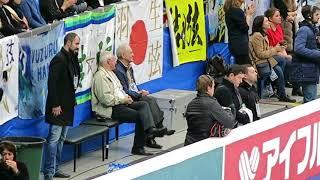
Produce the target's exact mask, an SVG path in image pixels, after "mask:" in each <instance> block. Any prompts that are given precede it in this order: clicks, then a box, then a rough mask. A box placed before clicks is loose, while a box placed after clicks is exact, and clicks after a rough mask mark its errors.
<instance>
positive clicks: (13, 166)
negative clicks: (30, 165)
mask: <svg viewBox="0 0 320 180" xmlns="http://www.w3.org/2000/svg"><path fill="white" fill-rule="evenodd" d="M5 163H6V165H7V166H9V167H10V168H11V169H12V171H13V172H14V173H15V174H18V172H19V170H18V167H17V163H16V162H15V161H11V160H6V161H5Z"/></svg>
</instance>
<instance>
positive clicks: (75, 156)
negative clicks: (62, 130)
mask: <svg viewBox="0 0 320 180" xmlns="http://www.w3.org/2000/svg"><path fill="white" fill-rule="evenodd" d="M77 157H78V144H75V145H74V155H73V158H74V159H73V172H76V166H77Z"/></svg>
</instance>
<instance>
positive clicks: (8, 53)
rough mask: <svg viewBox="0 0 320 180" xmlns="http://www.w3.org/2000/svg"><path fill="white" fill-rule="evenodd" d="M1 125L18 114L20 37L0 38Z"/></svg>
mask: <svg viewBox="0 0 320 180" xmlns="http://www.w3.org/2000/svg"><path fill="white" fill-rule="evenodd" d="M0 45H1V49H0V50H1V51H2V52H1V53H0V56H1V57H0V91H1V92H2V93H0V125H1V124H3V123H5V122H7V121H8V120H10V119H12V118H14V117H16V116H17V115H18V90H19V89H18V88H19V87H18V84H19V82H18V60H19V39H18V37H17V36H10V37H6V38H3V39H1V40H0Z"/></svg>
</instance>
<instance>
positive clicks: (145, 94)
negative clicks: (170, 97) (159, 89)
mask: <svg viewBox="0 0 320 180" xmlns="http://www.w3.org/2000/svg"><path fill="white" fill-rule="evenodd" d="M139 94H141V95H142V96H148V95H149V94H150V93H149V91H147V90H144V89H143V90H141V91H139Z"/></svg>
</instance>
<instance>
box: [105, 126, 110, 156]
mask: <svg viewBox="0 0 320 180" xmlns="http://www.w3.org/2000/svg"><path fill="white" fill-rule="evenodd" d="M105 142H106V147H105V148H106V159H108V158H109V130H107V133H106V141H105Z"/></svg>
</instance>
